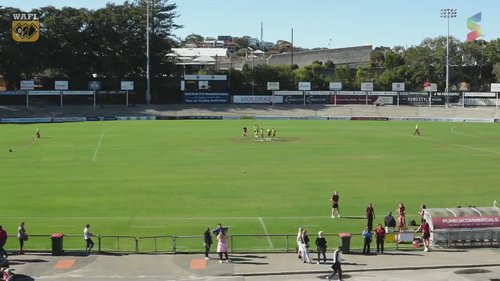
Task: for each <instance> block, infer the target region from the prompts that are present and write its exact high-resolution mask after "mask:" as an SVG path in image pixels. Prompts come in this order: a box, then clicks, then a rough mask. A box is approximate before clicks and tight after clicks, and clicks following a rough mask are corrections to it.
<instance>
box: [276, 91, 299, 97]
mask: <svg viewBox="0 0 500 281" xmlns="http://www.w3.org/2000/svg"><path fill="white" fill-rule="evenodd" d="M274 95H275V96H303V95H304V92H303V91H274Z"/></svg>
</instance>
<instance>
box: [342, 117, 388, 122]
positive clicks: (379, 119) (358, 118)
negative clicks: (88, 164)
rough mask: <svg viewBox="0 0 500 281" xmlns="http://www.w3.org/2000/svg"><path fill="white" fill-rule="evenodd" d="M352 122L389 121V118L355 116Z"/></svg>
mask: <svg viewBox="0 0 500 281" xmlns="http://www.w3.org/2000/svg"><path fill="white" fill-rule="evenodd" d="M351 120H368V121H389V117H377V116H353V117H351Z"/></svg>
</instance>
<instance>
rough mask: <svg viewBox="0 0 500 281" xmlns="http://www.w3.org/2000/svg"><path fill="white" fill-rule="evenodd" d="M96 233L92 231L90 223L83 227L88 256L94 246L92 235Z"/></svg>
mask: <svg viewBox="0 0 500 281" xmlns="http://www.w3.org/2000/svg"><path fill="white" fill-rule="evenodd" d="M93 235H94V234H93V233H92V232H91V231H90V224H86V225H85V228H84V229H83V239H85V244H86V246H85V254H86V255H87V256H88V255H90V251H91V250H92V248H93V247H94V241H92V238H91V237H92V236H93Z"/></svg>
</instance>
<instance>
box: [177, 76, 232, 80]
mask: <svg viewBox="0 0 500 281" xmlns="http://www.w3.org/2000/svg"><path fill="white" fill-rule="evenodd" d="M184 80H207V81H210V80H219V81H225V80H227V75H184Z"/></svg>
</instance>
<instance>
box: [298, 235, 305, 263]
mask: <svg viewBox="0 0 500 281" xmlns="http://www.w3.org/2000/svg"><path fill="white" fill-rule="evenodd" d="M302 232H304V228H302V227H299V231H298V232H297V254H298V255H299V259H301V258H302Z"/></svg>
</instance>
